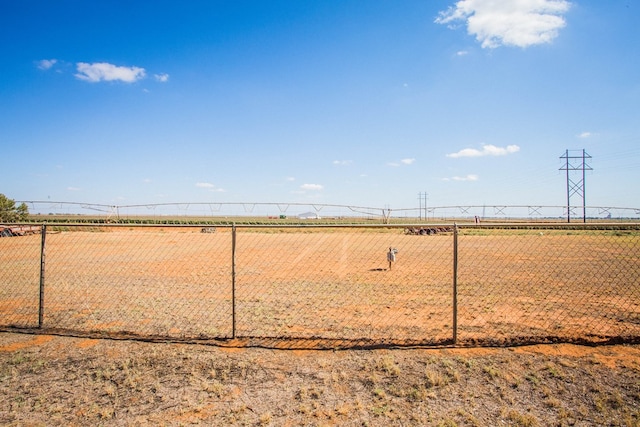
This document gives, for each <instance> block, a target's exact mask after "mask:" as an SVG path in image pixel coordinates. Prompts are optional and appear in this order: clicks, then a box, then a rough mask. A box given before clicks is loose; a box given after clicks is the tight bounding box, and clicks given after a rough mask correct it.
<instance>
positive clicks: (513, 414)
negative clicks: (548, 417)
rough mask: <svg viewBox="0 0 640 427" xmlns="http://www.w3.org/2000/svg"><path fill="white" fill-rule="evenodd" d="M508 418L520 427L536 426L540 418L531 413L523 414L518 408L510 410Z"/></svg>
mask: <svg viewBox="0 0 640 427" xmlns="http://www.w3.org/2000/svg"><path fill="white" fill-rule="evenodd" d="M506 419H507V420H508V421H510V422H511V423H513V424H512V425H514V426H519V427H536V426H538V425H539V424H538V420H537V419H536V417H534V416H533V415H531V414H521V413H520V412H518V411H516V410H513V409H512V410H510V411H509V412H508V413H507V416H506Z"/></svg>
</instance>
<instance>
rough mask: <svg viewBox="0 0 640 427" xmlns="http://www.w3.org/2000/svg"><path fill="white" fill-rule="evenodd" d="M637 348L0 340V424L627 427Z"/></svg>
mask: <svg viewBox="0 0 640 427" xmlns="http://www.w3.org/2000/svg"><path fill="white" fill-rule="evenodd" d="M639 377H640V347H639V346H637V345H626V346H623V345H615V346H595V347H593V346H589V347H585V346H579V345H572V344H555V345H550V344H547V345H536V346H521V347H512V348H472V349H468V348H457V349H454V348H430V349H424V348H423V349H379V350H344V351H318V350H312V351H308V350H303V351H301V350H270V349H263V348H221V347H216V346H207V345H195V344H179V343H149V342H140V341H130V340H112V339H86V338H73V337H63V336H51V335H30V334H15V333H7V332H0V400H1V401H2V402H3V404H2V405H0V424H2V425H6V426H22V425H29V426H40V425H42V426H44V425H77V426H93V425H106V426H108V425H138V426H146V425H166V426H180V425H215V426H227V425H233V426H236V425H237V426H299V425H300V426H301V425H305V426H331V425H341V426H343V425H344V426H363V425H368V426H388V425H421V426H495V425H508V426H550V425H558V426H570V425H576V426H595V425H608V426H625V427H631V426H637V425H638V424H639V423H640V383H638V378H639Z"/></svg>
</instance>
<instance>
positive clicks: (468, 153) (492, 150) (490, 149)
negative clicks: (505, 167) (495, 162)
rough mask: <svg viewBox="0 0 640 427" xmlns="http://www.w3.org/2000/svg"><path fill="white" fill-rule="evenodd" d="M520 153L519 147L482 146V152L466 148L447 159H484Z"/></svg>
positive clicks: (448, 155) (449, 155)
mask: <svg viewBox="0 0 640 427" xmlns="http://www.w3.org/2000/svg"><path fill="white" fill-rule="evenodd" d="M518 151H520V147H518V146H517V145H507V146H506V147H496V146H495V145H491V144H486V145H483V146H482V150H478V149H475V148H465V149H462V150H460V151H458V152H457V153H451V154H447V157H451V158H454V159H456V158H459V157H483V156H506V155H507V154H513V153H516V152H518Z"/></svg>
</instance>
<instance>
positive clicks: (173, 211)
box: [19, 200, 640, 223]
mask: <svg viewBox="0 0 640 427" xmlns="http://www.w3.org/2000/svg"><path fill="white" fill-rule="evenodd" d="M19 203H25V204H26V205H27V206H28V207H29V211H30V213H32V214H36V215H86V216H91V215H96V214H100V216H104V217H105V219H107V220H113V219H115V220H121V219H126V218H129V217H145V216H149V212H152V213H151V216H153V217H162V216H165V217H169V216H178V217H209V216H211V217H215V216H225V217H229V216H231V217H233V216H239V217H242V216H252V217H259V216H265V217H269V216H270V214H269V212H273V211H277V212H279V213H280V215H284V214H287V213H290V215H292V216H297V215H300V214H301V213H302V212H305V211H311V210H312V211H313V212H315V213H320V212H323V213H324V215H323V218H337V217H340V218H342V217H345V218H348V217H366V218H378V219H380V220H382V222H383V223H388V222H389V221H390V219H391V218H420V220H423V218H422V212H423V211H424V207H422V206H421V207H411V208H398V209H391V208H390V207H388V206H387V207H384V208H380V207H370V206H357V205H340V204H324V203H322V204H321V203H300V202H291V203H275V202H251V203H249V202H215V203H210V202H193V203H185V202H176V203H150V204H136V205H107V204H99V203H78V202H58V201H36V200H34V201H19ZM578 211H582V212H581V214H582V215H584V213H586V215H584V216H585V217H586V218H589V219H600V220H605V219H612V218H619V219H632V220H633V219H638V218H639V217H640V208H629V207H613V206H586V207H585V206H566V205H565V206H545V205H539V204H531V205H504V204H501V205H450V206H429V207H428V209H427V210H426V214H425V217H424V220H425V221H427V220H428V219H429V218H430V219H432V220H434V219H438V220H447V219H451V220H455V219H465V218H474V217H478V218H481V219H520V218H521V219H532V218H536V219H545V218H547V219H553V220H555V219H561V218H567V217H571V216H575V215H576V212H578ZM280 215H279V216H280ZM582 215H581V216H582Z"/></svg>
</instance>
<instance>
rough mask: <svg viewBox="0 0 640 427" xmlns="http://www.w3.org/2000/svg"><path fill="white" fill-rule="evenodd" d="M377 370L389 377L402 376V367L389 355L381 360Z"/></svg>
mask: <svg viewBox="0 0 640 427" xmlns="http://www.w3.org/2000/svg"><path fill="white" fill-rule="evenodd" d="M376 368H377V369H378V370H380V371H382V372H384V373H385V374H387V375H391V376H394V377H397V376H398V375H400V367H399V366H398V364H397V363H396V361H395V360H394V359H393V356H391V355H387V356H384V357H382V358H381V359H379V360H378V362H377V366H376Z"/></svg>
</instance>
